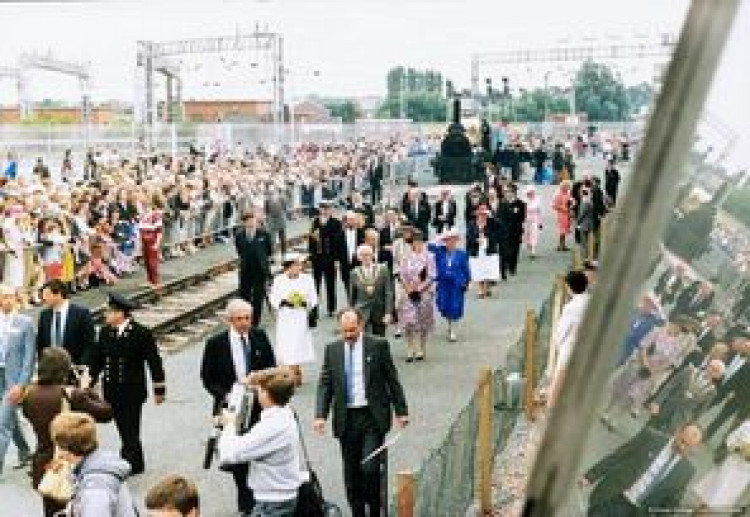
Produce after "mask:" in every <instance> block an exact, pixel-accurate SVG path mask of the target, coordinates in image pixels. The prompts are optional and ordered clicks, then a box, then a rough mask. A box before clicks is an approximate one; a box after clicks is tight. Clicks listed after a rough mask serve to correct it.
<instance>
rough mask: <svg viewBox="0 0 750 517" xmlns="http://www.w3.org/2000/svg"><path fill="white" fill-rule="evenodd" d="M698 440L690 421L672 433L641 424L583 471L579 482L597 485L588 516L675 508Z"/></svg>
mask: <svg viewBox="0 0 750 517" xmlns="http://www.w3.org/2000/svg"><path fill="white" fill-rule="evenodd" d="M700 443H701V431H700V429H699V428H698V427H697V426H694V425H689V426H686V427H683V428H681V429H679V430H678V431H677V432H676V433H675V434H674V436H669V435H666V434H663V433H660V432H659V431H656V430H654V429H651V428H649V427H645V428H644V429H643V430H642V431H641V432H639V433H638V434H637V435H636V436H635V437H633V438H632V439H631V440H630V441H629V442H627V443H625V444H624V445H623V446H621V447H620V448H619V449H617V450H616V451H615V452H613V453H612V454H610V455H609V456H607V457H605V458H604V459H602V460H601V461H599V463H597V464H596V465H594V466H593V467H591V468H590V469H589V470H588V471H587V472H586V474H585V475H584V477H583V480H582V481H581V484H582V485H584V486H591V485H595V486H594V489H593V491H592V492H591V496H590V498H589V508H588V512H587V515H588V516H589V517H638V516H646V515H651V513H650V512H652V511H654V510H659V509H661V510H666V511H669V509H674V508H676V507H677V506H678V505H679V503H680V500H681V499H682V496H683V493H684V492H685V489H686V488H687V486H688V483H689V482H690V480H691V479H692V477H693V475H694V474H695V467H694V466H693V464H692V463H691V462H690V460H689V459H688V456H689V454H690V452H691V451H692V450H693V449H695V447H697V446H698V445H699V444H700Z"/></svg>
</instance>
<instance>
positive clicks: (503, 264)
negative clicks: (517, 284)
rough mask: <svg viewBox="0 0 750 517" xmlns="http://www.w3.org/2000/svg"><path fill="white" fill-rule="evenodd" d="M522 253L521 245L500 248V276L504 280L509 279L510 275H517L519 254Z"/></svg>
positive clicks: (514, 244)
mask: <svg viewBox="0 0 750 517" xmlns="http://www.w3.org/2000/svg"><path fill="white" fill-rule="evenodd" d="M520 251H521V244H520V243H511V244H508V245H506V246H502V247H501V248H500V253H499V255H500V274H501V276H502V278H503V280H506V279H507V278H508V273H510V274H511V275H515V274H516V268H517V267H518V254H519V252H520Z"/></svg>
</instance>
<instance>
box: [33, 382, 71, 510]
mask: <svg viewBox="0 0 750 517" xmlns="http://www.w3.org/2000/svg"><path fill="white" fill-rule="evenodd" d="M62 392H63V393H62V409H61V413H68V412H70V402H69V401H68V396H67V394H66V393H65V390H64V389H63V390H62ZM36 490H37V492H39V493H40V494H41V495H42V497H47V498H49V499H52V500H53V501H56V502H58V503H67V502H68V501H70V499H71V498H72V497H73V467H72V466H71V464H70V463H69V462H67V461H64V460H59V459H55V458H53V459H52V461H51V462H50V464H49V465H48V466H47V469H46V470H45V472H44V476H42V479H41V481H40V482H39V486H38V487H37V489H36Z"/></svg>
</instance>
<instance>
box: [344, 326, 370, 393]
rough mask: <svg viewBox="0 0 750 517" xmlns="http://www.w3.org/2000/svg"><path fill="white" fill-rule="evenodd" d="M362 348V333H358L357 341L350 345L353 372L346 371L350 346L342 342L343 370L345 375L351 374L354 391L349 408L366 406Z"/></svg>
mask: <svg viewBox="0 0 750 517" xmlns="http://www.w3.org/2000/svg"><path fill="white" fill-rule="evenodd" d="M364 349H365V345H364V343H363V342H362V333H360V334H359V337H358V338H357V341H355V342H354V346H353V347H351V353H352V370H353V372H347V371H346V365H347V363H348V361H349V353H350V346H349V343H347V342H344V371H345V372H346V373H347V375H353V390H352V391H353V392H354V397H353V400H352V402H351V403H350V404H349V406H348V407H351V408H358V407H365V406H367V395H366V391H365V361H364ZM347 386H348V385H347ZM347 389H348V387H347Z"/></svg>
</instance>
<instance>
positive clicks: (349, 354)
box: [345, 343, 354, 405]
mask: <svg viewBox="0 0 750 517" xmlns="http://www.w3.org/2000/svg"><path fill="white" fill-rule="evenodd" d="M345 347H346V404H347V405H349V404H352V403H353V402H354V343H346V346H345Z"/></svg>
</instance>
